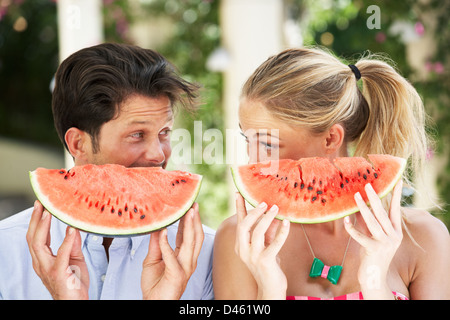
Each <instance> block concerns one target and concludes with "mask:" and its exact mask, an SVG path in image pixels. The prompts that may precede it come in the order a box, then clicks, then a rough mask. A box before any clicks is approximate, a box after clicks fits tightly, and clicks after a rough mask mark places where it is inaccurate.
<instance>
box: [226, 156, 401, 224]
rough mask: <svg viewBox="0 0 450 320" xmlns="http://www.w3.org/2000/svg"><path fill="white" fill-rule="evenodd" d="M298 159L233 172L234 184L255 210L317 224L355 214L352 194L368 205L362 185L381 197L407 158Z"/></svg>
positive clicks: (240, 167) (251, 166)
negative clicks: (272, 209)
mask: <svg viewBox="0 0 450 320" xmlns="http://www.w3.org/2000/svg"><path fill="white" fill-rule="evenodd" d="M368 158H369V160H370V162H368V161H367V160H366V159H364V158H361V157H343V158H336V159H334V160H333V162H331V161H330V160H329V159H327V158H302V159H300V160H288V159H283V160H278V161H268V162H260V163H254V164H248V165H243V166H239V167H236V168H231V172H232V175H233V179H234V183H235V185H236V187H237V189H238V190H239V192H240V193H241V194H242V196H243V197H244V198H245V199H246V200H247V201H248V202H249V203H250V204H251V205H253V206H256V205H257V204H258V203H260V202H263V201H264V202H266V203H267V204H268V205H269V207H270V206H272V205H274V204H276V205H277V206H278V207H279V214H278V216H277V218H278V219H288V220H290V221H291V222H297V223H320V222H327V221H332V220H336V219H340V218H343V217H345V216H347V215H350V214H352V213H355V212H358V211H359V209H358V207H357V206H356V203H355V200H354V194H355V193H356V192H360V193H361V196H362V197H363V199H364V200H365V201H366V202H368V198H367V196H366V193H365V191H364V186H365V185H366V184H367V183H371V184H372V186H373V188H374V190H375V191H376V193H377V194H378V196H379V197H380V198H382V197H384V196H386V195H387V194H388V193H389V192H390V191H391V190H392V189H393V188H394V186H395V184H396V183H397V181H398V180H399V179H400V178H401V176H402V174H403V171H404V170H405V167H406V160H405V159H403V158H398V157H394V156H390V155H368Z"/></svg>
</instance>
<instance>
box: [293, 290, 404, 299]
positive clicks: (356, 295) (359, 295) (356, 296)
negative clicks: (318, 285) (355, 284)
mask: <svg viewBox="0 0 450 320" xmlns="http://www.w3.org/2000/svg"><path fill="white" fill-rule="evenodd" d="M392 293H393V294H394V297H395V300H409V299H408V297H407V296H405V295H404V294H401V293H400V292H396V291H392ZM286 300H364V298H363V295H362V292H361V291H360V292H354V293H347V294H344V295H342V296H338V297H332V298H318V297H308V296H287V297H286Z"/></svg>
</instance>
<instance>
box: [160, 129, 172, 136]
mask: <svg viewBox="0 0 450 320" xmlns="http://www.w3.org/2000/svg"><path fill="white" fill-rule="evenodd" d="M171 132H172V130H170V129H164V130H162V131H161V132H160V133H159V135H160V136H168V135H169V134H170V133H171Z"/></svg>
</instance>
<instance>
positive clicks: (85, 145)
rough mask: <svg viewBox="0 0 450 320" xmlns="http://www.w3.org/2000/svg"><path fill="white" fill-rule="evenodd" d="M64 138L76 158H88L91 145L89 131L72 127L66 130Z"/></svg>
mask: <svg viewBox="0 0 450 320" xmlns="http://www.w3.org/2000/svg"><path fill="white" fill-rule="evenodd" d="M64 139H65V141H66V144H67V148H68V149H69V152H70V154H71V155H72V157H73V158H74V160H77V159H78V160H87V157H88V154H87V152H89V150H90V149H89V148H90V145H91V140H90V136H89V134H88V133H87V132H85V131H83V130H80V129H78V128H75V127H72V128H70V129H69V130H67V131H66V134H65V136H64Z"/></svg>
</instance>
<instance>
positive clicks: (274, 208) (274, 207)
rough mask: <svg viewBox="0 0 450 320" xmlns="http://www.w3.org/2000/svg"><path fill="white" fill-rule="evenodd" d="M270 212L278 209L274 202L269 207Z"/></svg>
mask: <svg viewBox="0 0 450 320" xmlns="http://www.w3.org/2000/svg"><path fill="white" fill-rule="evenodd" d="M270 211H271V212H276V211H278V206H277V205H276V204H274V205H273V206H272V207H271V208H270Z"/></svg>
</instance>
